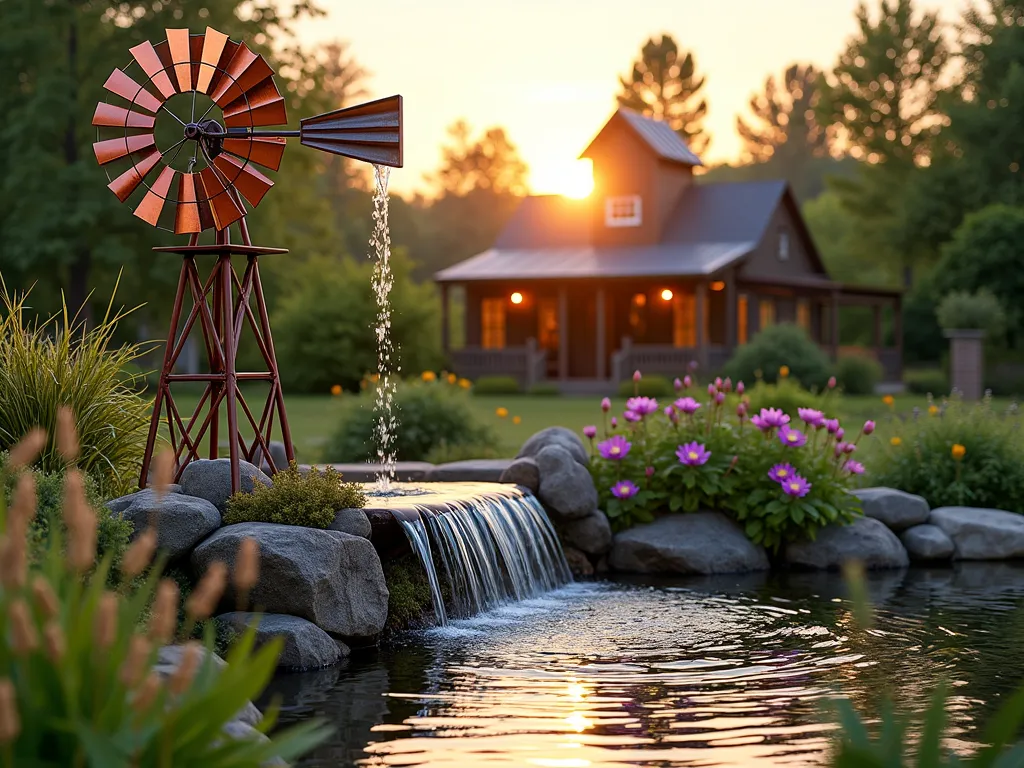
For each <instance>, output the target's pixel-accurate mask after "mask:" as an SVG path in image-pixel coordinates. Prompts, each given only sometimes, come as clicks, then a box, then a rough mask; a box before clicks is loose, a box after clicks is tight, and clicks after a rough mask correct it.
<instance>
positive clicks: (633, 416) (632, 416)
mask: <svg viewBox="0 0 1024 768" xmlns="http://www.w3.org/2000/svg"><path fill="white" fill-rule="evenodd" d="M622 418H624V419H625V420H626V421H631V422H633V423H634V424H635V423H636V422H638V421H643V418H644V417H643V416H641V415H640V414H639V413H637V412H636V411H625V412H624V413H623V414H622Z"/></svg>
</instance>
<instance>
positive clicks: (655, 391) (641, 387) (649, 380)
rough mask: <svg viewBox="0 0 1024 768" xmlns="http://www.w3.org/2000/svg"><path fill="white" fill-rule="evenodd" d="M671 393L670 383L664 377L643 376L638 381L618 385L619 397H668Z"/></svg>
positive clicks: (629, 380)
mask: <svg viewBox="0 0 1024 768" xmlns="http://www.w3.org/2000/svg"><path fill="white" fill-rule="evenodd" d="M672 392H673V389H672V382H670V381H669V380H668V379H666V378H665V377H664V376H644V377H642V378H641V379H640V381H633V380H632V379H628V380H626V381H623V382H620V383H619V389H618V393H617V394H618V396H619V397H633V396H635V395H640V396H642V397H669V396H670V395H671V394H672Z"/></svg>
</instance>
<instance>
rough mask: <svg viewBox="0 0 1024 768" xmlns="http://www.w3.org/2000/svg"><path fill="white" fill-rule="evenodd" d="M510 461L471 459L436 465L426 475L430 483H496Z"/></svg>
mask: <svg viewBox="0 0 1024 768" xmlns="http://www.w3.org/2000/svg"><path fill="white" fill-rule="evenodd" d="M511 463H512V459H472V460H470V461H453V462H450V463H448V464H438V465H437V466H436V467H434V468H433V469H431V470H430V471H429V472H428V473H427V480H428V481H430V482H432V483H497V482H500V481H501V476H502V474H504V472H505V470H506V469H508V466H509V464H511Z"/></svg>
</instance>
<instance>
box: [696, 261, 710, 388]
mask: <svg viewBox="0 0 1024 768" xmlns="http://www.w3.org/2000/svg"><path fill="white" fill-rule="evenodd" d="M707 301H708V286H707V283H705V282H703V281H702V282H699V283H697V286H696V287H695V288H694V308H695V311H696V313H697V317H696V318H695V320H696V323H695V326H696V328H697V364H698V365H700V368H701V370H702V371H703V370H704V369H705V368H707V365H708V355H707V336H708V329H707V328H706V327H705V325H706V323H705V322H704V318H705V311H706V310H705V307H706V306H707Z"/></svg>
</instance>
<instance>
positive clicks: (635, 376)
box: [633, 371, 643, 381]
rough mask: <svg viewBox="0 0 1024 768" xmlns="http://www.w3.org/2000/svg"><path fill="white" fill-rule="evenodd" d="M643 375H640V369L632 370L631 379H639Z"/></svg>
mask: <svg viewBox="0 0 1024 768" xmlns="http://www.w3.org/2000/svg"><path fill="white" fill-rule="evenodd" d="M642 378H643V376H641V375H640V371H633V381H640V379H642Z"/></svg>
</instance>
